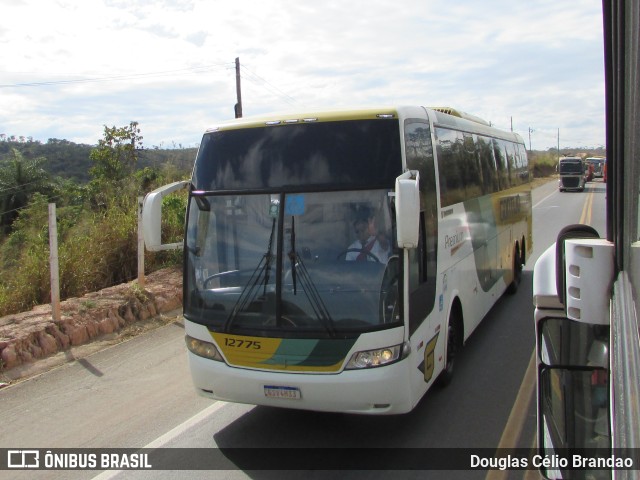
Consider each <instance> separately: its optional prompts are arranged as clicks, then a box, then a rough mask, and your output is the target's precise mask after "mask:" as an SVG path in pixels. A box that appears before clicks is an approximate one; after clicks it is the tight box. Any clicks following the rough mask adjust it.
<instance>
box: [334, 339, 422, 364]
mask: <svg viewBox="0 0 640 480" xmlns="http://www.w3.org/2000/svg"><path fill="white" fill-rule="evenodd" d="M409 348H410V347H409V344H408V343H405V344H403V345H394V346H393V347H385V348H377V349H375V350H364V351H362V352H356V353H354V354H353V355H352V356H351V360H349V363H348V364H347V366H346V367H345V370H356V369H362V368H374V367H382V366H384V365H389V364H390V363H394V362H397V361H398V360H402V359H403V358H406V356H407V355H408V354H409Z"/></svg>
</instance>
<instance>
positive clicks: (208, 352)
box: [184, 335, 224, 362]
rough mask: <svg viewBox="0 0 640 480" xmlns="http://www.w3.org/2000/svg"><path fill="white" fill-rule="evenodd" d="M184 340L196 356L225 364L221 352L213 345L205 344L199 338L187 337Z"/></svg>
mask: <svg viewBox="0 0 640 480" xmlns="http://www.w3.org/2000/svg"><path fill="white" fill-rule="evenodd" d="M184 339H185V341H186V343H187V349H188V350H189V351H190V352H191V353H193V354H194V355H198V356H199V357H203V358H208V359H210V360H216V361H218V362H224V359H223V358H222V355H220V352H219V351H218V349H217V348H216V346H215V345H214V344H213V343H210V342H204V341H202V340H198V339H197V338H193V337H190V336H189V335H186V336H185V337H184Z"/></svg>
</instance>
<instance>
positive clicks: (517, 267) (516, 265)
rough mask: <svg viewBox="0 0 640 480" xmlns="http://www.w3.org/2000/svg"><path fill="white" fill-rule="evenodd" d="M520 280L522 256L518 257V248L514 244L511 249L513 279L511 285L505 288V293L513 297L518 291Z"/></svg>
mask: <svg viewBox="0 0 640 480" xmlns="http://www.w3.org/2000/svg"><path fill="white" fill-rule="evenodd" d="M521 280H522V256H521V255H520V248H519V247H518V245H517V244H516V246H515V247H514V249H513V278H512V280H511V283H510V284H509V286H508V287H507V293H508V294H509V295H514V294H515V293H516V292H517V291H518V287H519V286H520V282H521Z"/></svg>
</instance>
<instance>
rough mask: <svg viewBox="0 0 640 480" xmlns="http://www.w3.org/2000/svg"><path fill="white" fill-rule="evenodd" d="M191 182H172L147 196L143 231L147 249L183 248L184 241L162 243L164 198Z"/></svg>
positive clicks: (143, 213) (143, 206)
mask: <svg viewBox="0 0 640 480" xmlns="http://www.w3.org/2000/svg"><path fill="white" fill-rule="evenodd" d="M190 184H191V182H189V181H181V182H174V183H170V184H168V185H164V186H162V187H160V188H157V189H155V190H154V191H153V192H150V193H148V194H147V195H146V196H145V198H144V203H143V205H142V231H143V233H144V243H145V246H146V247H147V250H149V251H151V252H158V251H161V250H177V249H179V248H182V246H183V243H182V242H179V243H169V244H165V245H163V244H162V239H161V221H162V199H163V198H164V197H166V196H167V195H169V194H170V193H173V192H176V191H178V190H180V189H183V188H187V187H188V186H189V185H190Z"/></svg>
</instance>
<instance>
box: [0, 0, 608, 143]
mask: <svg viewBox="0 0 640 480" xmlns="http://www.w3.org/2000/svg"><path fill="white" fill-rule="evenodd" d="M601 8H602V7H601V1H600V0H572V1H570V2H569V1H558V0H528V1H522V0H487V1H483V2H477V1H475V0H448V1H445V0H401V1H399V2H398V1H391V0H350V1H348V2H347V1H338V0H328V1H323V2H311V1H308V0H299V1H290V0H233V1H231V0H215V1H213V0H51V1H47V2H42V1H38V0H0V17H1V18H2V20H1V21H0V52H2V53H0V134H3V133H4V134H6V135H16V136H21V135H22V136H31V137H33V138H34V139H36V140H41V141H46V140H47V139H49V138H61V139H67V140H71V141H75V142H81V143H88V144H96V143H97V141H98V140H99V139H100V138H101V137H102V132H103V128H104V127H103V126H104V125H109V126H113V125H116V126H123V125H127V124H128V123H129V122H130V121H132V120H135V121H137V122H139V124H140V128H141V129H142V135H143V136H144V145H145V146H146V147H152V146H164V147H171V146H173V145H182V146H185V147H191V146H196V145H197V144H198V143H199V141H200V138H201V136H202V133H203V132H204V130H205V129H206V128H207V127H208V126H210V125H213V124H215V123H218V122H221V121H224V120H228V119H229V118H233V115H234V113H233V105H234V103H235V101H236V93H235V67H234V60H235V58H236V57H239V58H240V62H241V65H242V69H241V74H242V100H243V110H244V115H245V116H250V115H254V114H256V115H257V114H263V113H268V112H272V111H291V110H314V109H318V108H322V109H325V108H333V107H359V106H371V105H395V104H417V105H425V106H452V107H455V108H458V109H460V110H463V111H466V112H469V113H472V114H474V115H477V116H480V117H482V118H485V119H486V120H488V121H491V122H492V123H493V124H494V125H496V126H499V127H502V128H504V129H510V128H511V125H512V124H513V129H514V131H516V132H518V133H520V134H521V135H522V136H523V137H524V138H525V139H526V142H527V144H528V143H529V129H532V133H531V146H532V147H533V148H534V149H547V148H549V147H555V146H556V145H557V142H558V130H559V133H560V146H561V147H562V148H564V147H581V146H588V147H597V146H603V145H604V143H605V119H604V60H603V40H602V38H603V37H602V11H601Z"/></svg>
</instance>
